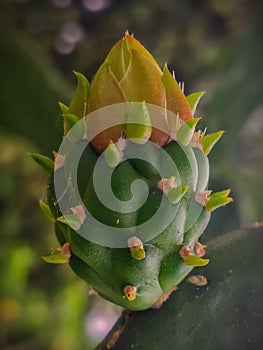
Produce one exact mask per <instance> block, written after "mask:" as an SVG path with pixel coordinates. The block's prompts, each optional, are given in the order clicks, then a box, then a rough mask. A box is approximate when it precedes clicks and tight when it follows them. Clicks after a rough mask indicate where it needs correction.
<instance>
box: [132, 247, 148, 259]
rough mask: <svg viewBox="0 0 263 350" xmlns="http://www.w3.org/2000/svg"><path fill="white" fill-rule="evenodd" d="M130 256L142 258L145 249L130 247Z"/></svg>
mask: <svg viewBox="0 0 263 350" xmlns="http://www.w3.org/2000/svg"><path fill="white" fill-rule="evenodd" d="M131 256H132V257H133V259H136V260H142V259H144V258H145V250H144V249H143V248H133V249H131Z"/></svg>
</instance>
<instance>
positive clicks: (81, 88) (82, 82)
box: [68, 72, 90, 118]
mask: <svg viewBox="0 0 263 350" xmlns="http://www.w3.org/2000/svg"><path fill="white" fill-rule="evenodd" d="M74 74H75V76H76V78H77V82H78V84H77V89H76V92H75V95H74V96H73V99H72V101H71V103H70V105H69V109H68V113H69V114H75V115H76V116H77V117H79V118H83V117H84V116H85V115H86V114H87V103H88V99H89V93H90V84H89V82H88V80H87V78H86V77H85V76H84V75H83V74H81V73H79V72H74Z"/></svg>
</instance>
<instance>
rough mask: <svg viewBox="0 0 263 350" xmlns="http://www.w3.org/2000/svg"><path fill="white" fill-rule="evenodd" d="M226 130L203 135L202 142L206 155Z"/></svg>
mask: <svg viewBox="0 0 263 350" xmlns="http://www.w3.org/2000/svg"><path fill="white" fill-rule="evenodd" d="M223 133H224V131H217V132H215V133H213V134H209V135H206V136H204V137H202V139H201V144H202V148H203V152H204V154H205V155H208V154H209V153H210V151H211V150H212V148H213V147H214V145H215V144H216V143H217V141H218V140H219V139H220V138H221V136H222V135H223Z"/></svg>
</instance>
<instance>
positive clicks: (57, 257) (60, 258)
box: [42, 252, 69, 264]
mask: <svg viewBox="0 0 263 350" xmlns="http://www.w3.org/2000/svg"><path fill="white" fill-rule="evenodd" d="M42 259H43V260H44V261H45V262H47V263H51V264H68V263H69V258H68V257H67V256H65V254H63V252H59V253H54V254H51V255H47V256H42Z"/></svg>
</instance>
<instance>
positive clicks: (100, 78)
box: [88, 61, 126, 113]
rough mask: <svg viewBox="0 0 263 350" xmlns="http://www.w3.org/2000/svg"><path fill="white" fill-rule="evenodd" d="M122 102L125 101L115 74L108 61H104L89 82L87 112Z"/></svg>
mask: <svg viewBox="0 0 263 350" xmlns="http://www.w3.org/2000/svg"><path fill="white" fill-rule="evenodd" d="M122 102H126V98H125V95H124V93H123V90H122V88H121V86H120V84H119V82H118V80H117V78H116V76H115V75H114V74H113V72H112V70H111V67H110V65H109V63H108V62H107V61H105V62H104V63H103V64H102V65H101V66H100V68H99V70H98V71H97V73H96V74H95V77H94V79H93V81H92V83H91V87H90V96H89V103H88V113H90V112H93V111H95V110H97V109H100V108H102V107H105V106H109V105H112V104H115V103H122Z"/></svg>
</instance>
